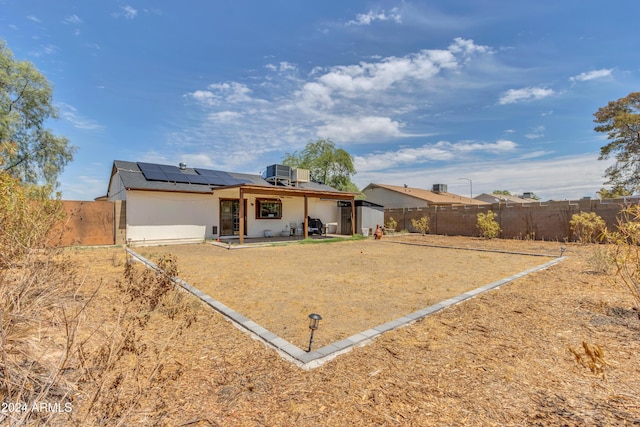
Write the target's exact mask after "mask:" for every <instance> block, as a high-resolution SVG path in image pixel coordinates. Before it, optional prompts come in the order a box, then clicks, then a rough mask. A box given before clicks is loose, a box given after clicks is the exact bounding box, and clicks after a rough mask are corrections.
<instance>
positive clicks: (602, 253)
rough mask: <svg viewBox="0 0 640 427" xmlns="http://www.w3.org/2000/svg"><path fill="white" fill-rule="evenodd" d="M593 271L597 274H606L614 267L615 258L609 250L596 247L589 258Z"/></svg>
mask: <svg viewBox="0 0 640 427" xmlns="http://www.w3.org/2000/svg"><path fill="white" fill-rule="evenodd" d="M587 262H588V263H589V266H590V267H591V271H592V272H594V273H597V274H606V273H608V272H609V270H610V269H611V267H612V265H613V258H612V256H611V253H610V251H609V249H608V248H602V247H600V246H596V247H595V248H594V249H593V252H592V253H591V255H590V256H589V258H587Z"/></svg>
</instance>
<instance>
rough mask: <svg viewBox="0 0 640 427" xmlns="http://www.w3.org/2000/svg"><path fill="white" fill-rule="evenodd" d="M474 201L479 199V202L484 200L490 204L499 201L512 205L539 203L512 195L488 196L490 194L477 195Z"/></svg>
mask: <svg viewBox="0 0 640 427" xmlns="http://www.w3.org/2000/svg"><path fill="white" fill-rule="evenodd" d="M474 199H478V200H484V201H485V202H489V203H493V202H495V201H496V199H498V200H499V201H501V202H505V201H506V202H511V203H534V202H537V201H538V200H535V199H526V198H523V197H518V196H511V195H506V194H493V193H491V194H488V193H482V194H479V195H477V196H476V197H474Z"/></svg>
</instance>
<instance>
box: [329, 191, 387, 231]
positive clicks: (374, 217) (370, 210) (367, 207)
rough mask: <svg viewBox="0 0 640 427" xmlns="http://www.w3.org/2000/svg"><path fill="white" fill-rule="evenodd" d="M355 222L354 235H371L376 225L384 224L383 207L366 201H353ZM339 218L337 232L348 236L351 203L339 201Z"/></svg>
mask: <svg viewBox="0 0 640 427" xmlns="http://www.w3.org/2000/svg"><path fill="white" fill-rule="evenodd" d="M354 203H355V221H356V227H355V230H356V233H358V234H365V231H364V230H366V234H368V235H371V233H372V232H373V231H375V230H376V225H379V226H382V225H383V224H384V206H382V205H378V204H375V203H371V202H368V201H366V200H355V201H354ZM338 207H339V208H340V217H339V220H338V231H339V233H340V234H349V231H348V230H351V203H350V202H344V201H339V202H338Z"/></svg>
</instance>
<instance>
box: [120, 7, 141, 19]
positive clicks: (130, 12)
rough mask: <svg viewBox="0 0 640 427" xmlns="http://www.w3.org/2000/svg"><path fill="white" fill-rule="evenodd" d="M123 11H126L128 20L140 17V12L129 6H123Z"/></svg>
mask: <svg viewBox="0 0 640 427" xmlns="http://www.w3.org/2000/svg"><path fill="white" fill-rule="evenodd" d="M122 10H124V17H125V18H127V19H133V18H135V17H136V15H138V11H137V10H136V9H134V8H133V7H131V6H129V5H126V6H122Z"/></svg>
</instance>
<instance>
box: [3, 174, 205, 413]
mask: <svg viewBox="0 0 640 427" xmlns="http://www.w3.org/2000/svg"><path fill="white" fill-rule="evenodd" d="M50 195H51V189H50V188H49V187H37V186H22V185H20V184H19V183H18V182H17V181H16V180H15V179H14V178H12V177H11V176H9V175H8V174H6V173H1V172H0V227H3V228H2V232H1V233H0V401H2V402H7V403H12V404H14V407H13V409H14V410H13V411H11V412H0V424H2V425H4V424H3V423H6V424H7V425H45V424H55V425H123V424H126V425H138V424H142V425H150V424H154V425H156V424H157V423H159V422H161V419H162V417H163V416H164V415H165V414H166V411H164V410H163V407H164V406H163V405H166V402H163V401H162V400H161V399H155V400H154V401H153V403H152V404H151V406H152V407H149V406H146V407H145V410H147V411H148V412H145V414H144V415H139V413H140V408H141V405H142V403H141V401H142V399H143V398H145V397H146V396H152V395H153V394H154V391H155V390H158V389H159V388H161V387H162V386H163V385H164V384H167V382H170V381H175V379H176V378H178V377H179V376H180V374H181V369H180V366H178V365H177V364H175V363H174V361H173V360H172V359H169V357H168V352H169V351H170V350H171V348H172V346H175V339H176V337H178V336H179V335H180V334H181V333H182V331H183V330H184V329H185V328H187V327H189V326H190V325H191V324H192V322H193V321H194V320H195V312H194V307H190V306H188V305H187V301H186V300H187V298H185V297H184V295H183V293H182V292H181V291H179V290H177V289H175V286H174V283H173V280H172V278H173V276H175V275H177V267H176V260H175V258H173V257H170V256H167V257H165V258H163V259H161V260H160V262H159V267H160V269H161V271H160V270H159V271H154V270H150V269H141V268H138V267H139V266H134V265H132V263H131V262H127V264H126V265H125V268H124V277H123V279H122V280H121V281H120V282H119V284H118V287H119V291H120V293H119V296H120V300H119V301H117V302H116V303H115V304H114V307H113V315H112V318H111V319H106V322H98V323H95V322H94V321H93V319H92V314H93V313H95V312H96V311H93V310H94V309H96V310H97V308H96V307H95V305H96V298H97V295H98V292H99V291H100V289H101V287H102V286H104V284H103V283H98V284H97V286H95V289H93V290H92V291H88V290H86V289H85V286H84V285H85V284H84V282H83V281H82V280H79V278H78V276H77V274H76V273H75V272H76V271H77V270H76V269H77V266H76V265H74V264H73V262H72V261H71V259H70V258H69V256H68V255H67V252H65V251H64V250H62V249H53V248H51V247H49V246H48V245H47V238H48V237H47V236H48V232H49V231H50V230H51V229H52V227H53V226H54V225H55V224H56V223H57V222H58V221H59V220H60V218H61V216H62V207H61V204H60V202H59V200H53V199H51V198H50ZM112 261H113V260H112ZM152 321H153V325H152ZM158 322H160V323H162V325H163V327H164V328H165V330H164V331H163V333H162V334H161V337H162V338H155V339H154V338H147V337H153V336H154V335H153V334H152V333H150V332H145V331H149V330H155V328H157V324H158ZM43 403H44V404H49V405H56V406H55V407H56V410H55V411H39V410H33V409H32V408H33V407H34V406H33V405H41V404H43ZM15 404H19V405H20V406H19V407H18V406H15ZM146 404H147V405H148V404H149V402H147V403H146ZM54 417H55V419H54Z"/></svg>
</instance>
